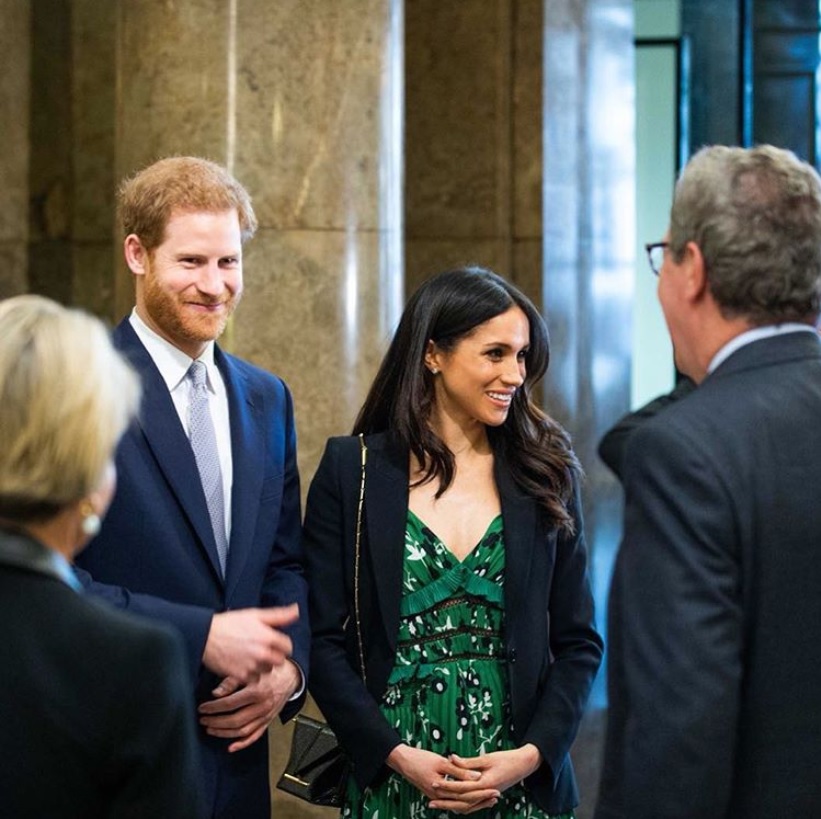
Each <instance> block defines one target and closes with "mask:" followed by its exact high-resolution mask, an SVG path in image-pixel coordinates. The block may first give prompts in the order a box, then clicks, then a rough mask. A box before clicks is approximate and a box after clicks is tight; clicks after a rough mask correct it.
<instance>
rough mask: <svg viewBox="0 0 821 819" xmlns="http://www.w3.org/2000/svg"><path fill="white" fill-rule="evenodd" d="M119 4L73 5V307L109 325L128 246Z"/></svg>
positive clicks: (89, 0)
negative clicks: (120, 199)
mask: <svg viewBox="0 0 821 819" xmlns="http://www.w3.org/2000/svg"><path fill="white" fill-rule="evenodd" d="M116 29H117V4H116V3H100V2H99V0H72V13H71V42H72V44H73V48H72V57H71V100H72V106H71V122H72V152H71V172H72V177H73V180H74V182H73V186H72V187H73V190H74V195H73V202H72V209H71V248H72V256H71V259H72V279H71V301H72V302H73V303H74V304H77V305H81V306H82V307H84V308H85V309H86V310H90V311H91V312H93V313H96V314H97V315H100V316H104V317H106V318H108V319H109V320H112V321H113V320H118V319H119V318H120V315H118V314H117V312H116V310H115V304H114V292H115V281H116V276H115V271H116V270H117V269H118V265H120V264H121V262H120V258H121V256H122V246H121V243H120V241H119V236H118V235H117V233H116V221H117V220H116V208H115V206H114V190H115V189H116V186H117V182H118V181H119V180H118V179H117V177H116V168H115V164H114V163H115V124H116V89H117V83H116V74H115V69H116V45H117V41H116V38H115V37H114V36H112V32H115V31H116Z"/></svg>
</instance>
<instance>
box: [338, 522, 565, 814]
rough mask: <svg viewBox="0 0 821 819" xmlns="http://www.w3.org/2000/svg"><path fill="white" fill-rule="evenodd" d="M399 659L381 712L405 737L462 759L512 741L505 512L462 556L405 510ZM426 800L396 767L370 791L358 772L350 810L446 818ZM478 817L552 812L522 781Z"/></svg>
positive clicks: (348, 802) (351, 787) (415, 744)
mask: <svg viewBox="0 0 821 819" xmlns="http://www.w3.org/2000/svg"><path fill="white" fill-rule="evenodd" d="M403 573H404V580H403V596H402V604H401V621H400V627H399V638H398V644H397V651H396V664H395V666H394V669H393V672H392V673H391V676H390V679H389V680H388V687H387V690H386V692H385V695H384V698H383V700H382V704H381V709H382V713H383V714H384V715H385V717H386V718H387V720H388V722H390V724H391V725H392V726H394V727H395V728H396V730H397V731H398V732H399V735H400V736H401V737H402V740H403V741H404V742H406V743H407V744H408V745H411V746H413V747H418V748H424V749H426V750H429V751H434V752H436V753H439V754H443V755H447V754H449V753H456V754H459V755H460V756H463V757H471V756H477V755H479V754H483V753H489V752H491V751H500V750H504V749H508V748H513V747H515V744H514V742H513V738H512V730H511V716H510V697H509V694H508V688H507V669H506V667H505V660H504V642H503V630H504V596H503V588H504V575H505V548H504V539H503V528H502V517H501V515H499V516H498V517H497V518H495V520H493V521H492V522H491V524H490V526H489V527H488V529H487V531H486V532H485V534H484V536H483V537H482V539H481V541H480V542H479V543H478V544H477V546H476V548H475V549H474V550H473V551H472V552H471V553H470V554H469V555H468V556H467V557H466V558H465V560H464V561H462V562H461V563H460V562H459V561H458V560H457V559H456V558H455V557H454V556H453V554H452V553H451V552H450V551H449V550H448V549H447V548H446V547H445V545H444V544H443V543H442V541H441V540H439V538H437V537H436V535H435V534H434V533H433V532H432V531H431V530H430V529H428V528H427V527H426V526H425V524H424V523H423V522H422V521H421V520H420V519H419V518H418V517H416V515H414V514H413V512H411V511H410V510H408V519H407V527H406V530H405V557H404V572H403ZM428 801H429V800H428V798H427V797H426V796H425V795H424V794H422V793H421V792H420V791H418V790H417V789H416V788H415V787H413V786H412V785H411V784H410V783H409V782H407V781H406V780H405V779H403V778H402V777H401V776H399V775H398V774H391V775H390V776H389V777H388V778H387V779H386V780H384V781H383V782H381V783H380V784H379V785H377V786H376V787H373V788H367V789H366V790H365V791H364V793H363V792H362V791H360V789H359V787H358V786H357V785H356V783H355V782H354V781H353V779H351V780H350V781H349V784H348V792H347V797H346V801H345V806H344V808H343V810H342V816H343V817H346V818H347V817H349V818H350V819H359V817H362V819H439V817H442V818H443V819H444V817H450V816H452V815H453V814H451V813H450V812H449V811H440V810H431V809H430V808H428V806H427V803H428ZM471 816H474V817H477V819H513V817H516V819H571V818H572V816H573V814H572V812H571V813H567V814H562V816H561V817H559V816H554V817H548V814H546V813H545V812H544V811H542V810H540V809H539V808H538V807H536V805H535V804H532V803H530V802H529V801H528V796H527V793H526V791H525V788H524V786H522V785H521V784H520V785H515V786H514V787H511V788H509V789H508V790H507V791H505V792H504V793H502V796H501V798H500V799H499V801H498V803H497V804H496V805H495V806H494V807H493V808H490V809H488V810H485V811H481V812H480V813H474V814H471Z"/></svg>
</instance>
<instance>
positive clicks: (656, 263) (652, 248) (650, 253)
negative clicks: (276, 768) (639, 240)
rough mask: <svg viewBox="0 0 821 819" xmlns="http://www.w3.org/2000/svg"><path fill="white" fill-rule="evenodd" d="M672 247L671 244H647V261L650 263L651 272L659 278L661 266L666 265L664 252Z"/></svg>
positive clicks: (645, 247)
mask: <svg viewBox="0 0 821 819" xmlns="http://www.w3.org/2000/svg"><path fill="white" fill-rule="evenodd" d="M668 247H670V243H669V242H651V243H650V244H646V245H645V246H644V249H645V250H646V251H647V261H648V262H650V270H652V271H653V273H655V274H656V276H658V274H659V271H660V270H661V266H662V264H663V263H664V251H665V249H666V248H668Z"/></svg>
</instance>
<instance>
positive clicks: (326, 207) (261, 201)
mask: <svg viewBox="0 0 821 819" xmlns="http://www.w3.org/2000/svg"><path fill="white" fill-rule="evenodd" d="M118 32H119V35H118V36H119V40H118V47H117V53H118V69H117V74H118V97H117V128H116V134H117V136H116V144H117V162H116V165H117V175H118V176H122V175H124V174H127V173H130V172H132V171H133V170H134V169H136V168H138V167H140V166H142V165H144V164H146V163H148V162H150V161H151V160H153V159H155V158H157V157H159V156H163V155H167V154H171V153H193V154H199V155H202V156H207V157H209V158H211V159H214V160H216V161H218V162H222V163H223V164H225V165H227V166H228V167H229V168H230V169H231V170H232V171H233V172H234V173H235V175H236V176H237V178H238V179H240V180H241V181H242V182H243V183H244V184H245V185H246V186H247V187H248V189H249V191H250V193H251V195H252V197H253V199H254V205H255V208H256V212H257V216H258V217H259V221H260V229H259V232H258V233H257V236H256V237H255V238H254V239H253V240H252V241H251V242H250V243H249V244H248V246H247V247H246V250H245V260H244V267H245V288H246V290H245V298H244V301H243V304H242V305H241V307H240V308H239V310H238V311H237V315H236V318H235V319H234V321H233V322H232V325H231V327H230V328H229V331H228V332H227V334H226V337H225V339H224V343H225V346H227V347H228V349H230V350H231V351H232V352H234V353H236V354H238V355H240V356H242V357H244V358H247V359H249V360H251V361H253V362H254V363H256V364H258V365H259V366H262V367H264V368H266V369H269V370H271V371H274V372H276V373H278V374H279V375H281V376H283V377H284V378H285V379H286V381H287V382H288V384H289V386H290V387H291V390H292V392H293V395H294V401H295V406H296V417H297V428H298V435H299V465H300V471H301V474H302V479H303V484H304V486H305V487H307V484H308V482H309V480H310V478H311V476H312V474H313V471H314V468H315V466H316V463H317V461H318V459H319V456H320V454H321V451H322V449H323V447H324V443H325V440H326V439H327V437H328V436H330V435H338V434H344V433H346V432H348V431H349V430H350V428H351V425H352V423H353V419H354V416H355V414H356V411H357V410H358V408H359V406H360V404H361V402H362V400H363V398H364V395H365V391H366V389H367V387H368V385H369V383H370V381H371V379H372V377H373V375H374V374H375V370H376V367H377V365H378V363H379V360H380V359H381V356H382V354H383V352H384V350H385V348H386V345H387V341H388V340H389V338H390V336H391V334H392V331H393V329H394V327H395V325H396V322H397V321H398V318H399V313H400V311H401V307H402V297H403V289H404V285H403V260H402V255H401V242H402V209H401V195H402V128H403V87H402V75H403V4H402V0H345V2H344V3H338V2H310V0H281V1H279V0H278V2H276V3H270V2H267V0H196V2H195V1H194V0H192V2H188V3H185V4H171V3H167V2H161V1H160V0H121V1H120V3H119V20H118ZM131 298H132V296H131V284H130V282H128V280H127V278H126V276H125V275H124V274H123V275H122V276H121V277H120V279H119V280H118V288H117V302H118V305H119V306H120V308H121V310H122V311H124V310H125V309H127V308H128V307H129V306H130V304H131ZM309 710H312V707H311V708H310V709H309ZM271 734H272V737H271V748H272V755H273V759H272V773H273V774H274V775H278V774H279V772H280V771H281V770H282V768H283V766H284V762H285V752H286V751H287V749H288V747H289V744H290V738H289V730H288V729H282V728H280V727H275V728H274V730H272V732H271ZM326 813H327V811H322V810H319V809H314V810H312V809H311V808H310V807H308V806H306V805H304V804H303V803H301V802H298V801H296V800H294V799H292V798H289V797H287V796H283V795H280V794H279V793H277V794H276V795H275V807H274V815H275V816H276V817H277V819H287V817H307V816H317V817H321V816H324V815H326Z"/></svg>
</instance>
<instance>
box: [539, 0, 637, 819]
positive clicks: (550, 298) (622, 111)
mask: <svg viewBox="0 0 821 819" xmlns="http://www.w3.org/2000/svg"><path fill="white" fill-rule="evenodd" d="M545 24H546V29H545V49H544V59H545V71H544V87H545V93H544V98H545V109H544V146H545V147H544V157H545V161H544V166H545V167H544V305H545V313H546V316H547V321H548V326H549V328H550V333H551V365H550V370H549V372H548V378H547V384H546V387H545V405H546V408H547V410H548V411H549V412H550V413H551V414H553V415H554V416H555V417H556V418H557V419H558V420H559V421H561V422H562V423H563V424H564V425H565V426H566V427H567V428H568V429H569V430H570V432H571V434H572V436H573V443H574V447H575V449H576V453H577V454H578V456H579V458H580V459H581V461H582V465H583V467H584V469H585V472H586V474H587V478H586V481H585V484H584V490H583V491H584V505H585V519H586V520H585V530H586V535H587V542H588V546H589V549H590V552H591V556H592V581H593V587H594V594H595V598H596V606H597V620H598V625H599V627H600V628H601V629H602V630H604V627H605V623H606V603H607V590H608V587H609V582H610V574H611V571H612V564H613V559H614V557H615V553H616V549H617V547H618V541H619V538H620V536H621V515H622V494H621V488H620V487H619V486H618V484H617V483H616V481H615V479H614V478H613V477H612V475H610V473H609V472H608V471H607V469H606V467H605V466H604V465H603V464H602V463H601V461H600V460H599V458H598V456H597V454H596V446H597V444H598V441H599V439H600V438H601V436H602V434H603V433H604V432H605V431H606V430H607V429H608V428H609V427H610V426H611V425H612V424H613V423H614V422H615V421H616V420H617V418H618V417H620V416H621V415H622V414H623V413H625V412H626V411H627V409H628V405H629V395H630V361H631V337H632V333H631V310H632V298H633V285H634V263H635V259H634V256H635V253H634V235H635V221H634V220H635V190H634V184H635V183H634V174H635V148H634V145H635V142H634V140H635V123H634V113H633V110H634V109H633V106H634V85H635V80H634V70H633V47H632V40H633V4H632V0H587V2H583V0H575V2H574V1H573V0H547V2H546V6H545ZM604 705H605V673H604V671H602V672H600V674H599V677H598V678H597V681H596V685H595V687H594V692H593V697H592V699H591V704H590V713H589V714H588V716H587V718H586V720H585V723H584V724H583V726H582V730H581V731H580V734H579V738H578V740H577V742H576V745H575V748H574V752H573V756H574V760H576V761H577V762H578V768H579V770H578V774H579V780H580V781H579V785H580V790H581V793H582V805H581V806H580V809H579V811H578V816H579V819H584V817H587V816H590V815H592V808H593V805H594V803H595V796H596V788H597V781H598V772H599V758H600V752H601V742H602V739H603V716H602V712H601V710H600V709H601V708H602V707H603V706H604Z"/></svg>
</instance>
